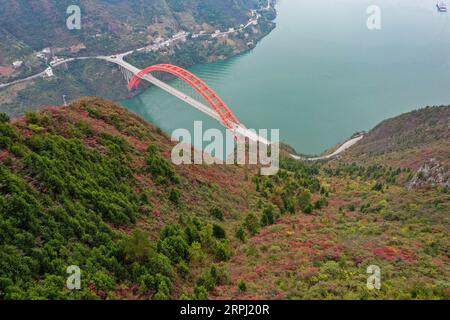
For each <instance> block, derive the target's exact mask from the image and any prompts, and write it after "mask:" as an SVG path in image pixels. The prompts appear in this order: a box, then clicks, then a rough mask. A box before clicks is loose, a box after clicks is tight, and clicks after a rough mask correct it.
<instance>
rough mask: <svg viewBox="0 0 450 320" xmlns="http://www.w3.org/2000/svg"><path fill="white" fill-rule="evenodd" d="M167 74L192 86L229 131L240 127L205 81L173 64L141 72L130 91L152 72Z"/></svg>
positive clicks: (130, 86)
mask: <svg viewBox="0 0 450 320" xmlns="http://www.w3.org/2000/svg"><path fill="white" fill-rule="evenodd" d="M157 71H160V72H166V73H170V74H172V75H174V76H175V77H177V78H179V79H181V80H182V81H184V82H185V83H187V84H188V85H189V86H191V87H192V88H193V89H194V90H195V91H197V92H198V93H199V94H200V95H201V96H202V97H203V98H204V99H205V100H206V101H207V102H208V104H209V105H210V107H211V108H213V109H214V111H215V112H216V113H217V114H218V115H219V117H220V119H221V120H222V123H223V124H224V125H225V126H226V127H227V128H229V129H234V128H235V127H236V126H240V125H241V124H240V122H239V121H238V120H237V118H236V117H235V116H234V114H233V113H232V112H231V110H230V108H228V106H227V105H226V104H225V102H224V101H223V100H222V99H221V98H220V97H219V96H218V95H217V93H215V92H214V90H212V89H211V88H210V87H209V86H208V85H207V84H206V83H205V82H204V81H202V80H201V79H200V78H198V77H197V76H196V75H194V74H192V73H191V72H189V71H187V70H185V69H183V68H181V67H177V66H174V65H171V64H157V65H154V66H150V67H148V68H145V69H143V70H141V71H140V72H139V73H138V74H136V75H135V76H134V77H133V78H132V79H131V81H130V82H129V84H128V90H130V91H132V90H134V89H136V88H138V87H139V84H140V83H141V81H142V78H143V77H144V76H145V75H147V74H151V73H152V72H157Z"/></svg>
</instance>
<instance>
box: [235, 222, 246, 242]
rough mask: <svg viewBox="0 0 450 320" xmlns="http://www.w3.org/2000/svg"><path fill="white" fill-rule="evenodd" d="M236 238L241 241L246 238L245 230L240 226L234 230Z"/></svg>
mask: <svg viewBox="0 0 450 320" xmlns="http://www.w3.org/2000/svg"><path fill="white" fill-rule="evenodd" d="M236 238H238V239H239V240H241V241H242V242H245V240H246V238H247V234H246V233H245V230H244V228H243V227H242V226H240V227H239V228H238V229H237V230H236Z"/></svg>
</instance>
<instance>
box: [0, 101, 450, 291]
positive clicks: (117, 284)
mask: <svg viewBox="0 0 450 320" xmlns="http://www.w3.org/2000/svg"><path fill="white" fill-rule="evenodd" d="M377 130H378V129H377ZM402 141H404V140H402ZM377 145H378V144H377ZM171 148H172V143H171V142H170V139H169V138H168V137H167V136H166V135H165V134H163V133H162V132H161V131H160V130H159V129H157V128H155V127H153V126H152V125H150V124H148V123H146V122H145V121H144V120H142V119H140V118H139V117H137V116H136V115H134V114H131V113H129V112H128V111H126V110H124V109H122V108H120V107H118V106H116V105H114V104H113V103H111V102H108V101H104V100H101V99H96V98H84V99H81V100H79V101H78V102H76V103H74V104H72V105H71V106H69V107H64V108H47V109H45V110H44V111H42V112H40V113H28V114H27V115H26V116H25V117H23V118H20V119H17V120H14V121H11V120H10V119H9V118H8V117H7V116H5V115H2V114H0V299H208V298H213V299H223V298H232V299H384V298H389V299H448V298H449V280H448V279H450V274H449V270H450V269H449V262H450V258H449V251H448V243H449V240H450V237H449V230H448V228H449V225H450V224H449V216H448V213H449V212H450V201H449V200H450V196H449V193H448V188H445V187H442V186H440V185H435V186H433V185H429V186H427V187H423V188H419V189H411V188H407V187H406V184H407V182H408V180H409V179H411V178H412V177H413V176H416V172H415V170H416V169H415V168H414V167H405V166H403V167H400V166H399V167H396V166H394V165H389V166H387V165H384V164H383V163H370V164H367V165H365V164H364V162H362V161H358V162H348V161H345V159H337V160H333V161H330V162H326V163H317V164H311V163H302V162H299V161H294V160H292V159H282V161H281V169H280V171H279V173H278V174H277V175H275V176H270V177H265V176H260V175H259V174H258V170H257V168H252V167H250V166H175V165H173V164H172V163H171V161H170V150H171ZM71 265H77V266H79V267H80V269H81V271H82V274H81V280H82V285H81V289H80V290H69V289H67V288H66V279H67V276H68V274H67V273H66V270H67V267H69V266H71ZM370 265H377V266H379V267H380V268H381V272H382V286H381V289H380V290H369V289H368V288H367V286H366V280H367V276H368V275H367V273H366V269H367V267H368V266H370Z"/></svg>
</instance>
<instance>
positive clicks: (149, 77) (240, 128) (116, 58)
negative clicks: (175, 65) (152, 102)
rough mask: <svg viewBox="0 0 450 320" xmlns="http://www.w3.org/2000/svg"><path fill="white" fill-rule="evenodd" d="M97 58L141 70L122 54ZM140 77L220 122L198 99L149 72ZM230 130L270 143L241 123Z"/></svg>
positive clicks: (137, 72) (135, 71)
mask: <svg viewBox="0 0 450 320" xmlns="http://www.w3.org/2000/svg"><path fill="white" fill-rule="evenodd" d="M97 58H98V59H101V60H105V61H109V62H112V63H115V64H117V65H119V66H121V67H122V68H124V69H126V70H128V71H129V72H131V73H132V74H133V75H138V74H139V73H140V72H141V70H140V69H139V68H136V67H135V66H133V65H131V64H129V63H128V62H126V61H124V60H123V59H122V56H110V57H97ZM142 79H143V80H145V81H148V82H150V83H151V84H153V85H155V86H157V87H158V88H161V89H162V90H164V91H166V92H168V93H169V94H171V95H173V96H175V97H177V98H178V99H180V100H181V101H184V102H185V103H187V104H189V105H191V106H192V107H194V108H196V109H197V110H199V111H201V112H203V113H204V114H206V115H208V116H210V117H211V118H213V119H215V120H217V121H219V122H220V123H222V119H221V118H220V116H219V115H218V114H217V113H216V112H215V111H214V110H213V109H211V108H210V107H208V106H206V105H205V104H203V103H201V102H200V101H197V100H195V99H193V98H191V97H190V96H188V95H186V94H185V93H183V92H181V91H180V90H178V89H176V88H174V87H172V86H171V85H168V84H167V83H165V82H163V81H161V80H159V79H157V78H155V77H154V76H152V75H151V74H146V75H144V76H142ZM230 130H231V131H232V132H233V133H234V134H235V135H237V136H241V137H246V138H248V139H250V140H251V141H254V142H261V143H264V144H266V145H269V144H270V142H269V141H268V140H267V139H266V138H264V137H261V136H259V135H257V134H256V133H255V131H253V130H249V129H247V128H246V127H245V126H244V125H242V124H239V125H236V126H235V127H234V128H233V129H230Z"/></svg>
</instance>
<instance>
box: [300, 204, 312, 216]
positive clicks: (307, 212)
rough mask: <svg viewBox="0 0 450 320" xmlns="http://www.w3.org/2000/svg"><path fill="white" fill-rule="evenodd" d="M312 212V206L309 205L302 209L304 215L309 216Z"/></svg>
mask: <svg viewBox="0 0 450 320" xmlns="http://www.w3.org/2000/svg"><path fill="white" fill-rule="evenodd" d="M312 210H313V206H312V204H311V203H308V204H307V205H305V206H303V207H302V211H303V213H306V214H310V213H311V212H312Z"/></svg>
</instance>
